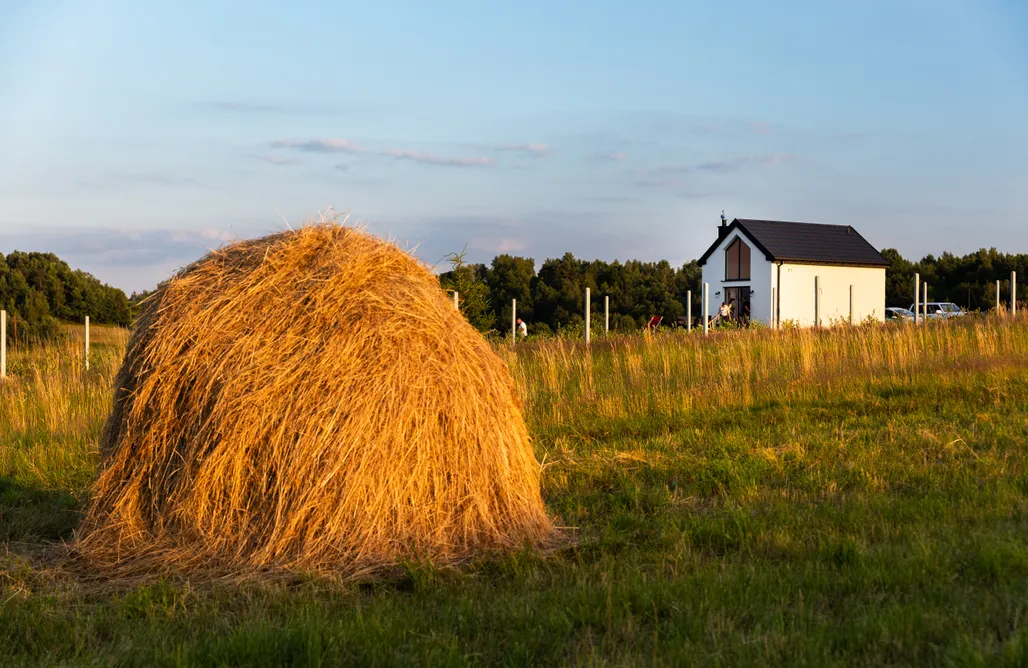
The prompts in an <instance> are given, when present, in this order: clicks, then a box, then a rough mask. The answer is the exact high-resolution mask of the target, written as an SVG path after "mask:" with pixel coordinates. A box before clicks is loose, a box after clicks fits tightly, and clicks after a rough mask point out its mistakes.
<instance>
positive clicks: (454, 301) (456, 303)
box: [453, 290, 460, 309]
mask: <svg viewBox="0 0 1028 668" xmlns="http://www.w3.org/2000/svg"><path fill="white" fill-rule="evenodd" d="M453 308H455V309H460V303H459V302H458V297H457V291H456V290H454V291H453Z"/></svg>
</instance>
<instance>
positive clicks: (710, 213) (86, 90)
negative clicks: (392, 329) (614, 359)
mask: <svg viewBox="0 0 1028 668" xmlns="http://www.w3.org/2000/svg"><path fill="white" fill-rule="evenodd" d="M1026 34H1028V3H1024V2H1020V1H1018V0H1010V1H1006V2H1001V1H999V0H975V1H964V0H933V1H931V2H929V1H922V0H909V1H906V2H895V1H894V0H890V1H888V2H885V1H878V0H861V1H852V2H851V1H843V0H840V1H839V2H824V1H823V0H822V1H818V2H808V1H806V0H795V1H791V2H784V3H783V2H771V1H770V0H767V1H765V2H757V1H753V0H736V1H734V2H731V1H730V2H718V3H713V2H692V3H690V2H605V1H602V0H600V1H594V2H588V3H587V2H552V1H551V2H536V1H535V0H523V1H521V2H517V3H486V2H449V1H436V2H431V3H422V2H377V3H369V2H360V3H348V2H331V3H330V2H323V3H316V2H297V3H295V4H294V5H293V6H292V7H289V8H287V6H286V3H282V2H264V1H257V2H248V3H242V2H194V1H189V0H184V1H179V2H168V1H165V0H150V2H147V3H139V2H128V1H126V0H79V1H77V2H70V1H69V2H49V1H47V0H35V1H33V2H12V1H11V0H0V252H7V251H10V250H12V249H15V248H17V249H20V250H52V251H54V252H57V253H58V254H59V255H61V256H62V257H64V258H65V259H67V260H68V261H69V262H70V263H72V264H73V265H74V266H77V267H81V268H83V269H86V270H87V271H90V272H92V273H94V274H95V275H97V276H98V277H100V278H101V279H103V280H105V281H108V282H111V283H113V284H115V285H117V286H119V287H122V288H124V289H126V290H129V291H131V290H137V289H143V288H147V287H152V286H153V285H154V284H156V283H157V282H158V281H159V280H161V279H163V278H165V277H167V276H168V275H169V274H170V273H171V272H173V271H174V270H175V269H177V268H179V267H181V266H183V265H184V264H186V263H188V262H190V261H192V260H194V259H196V258H198V257H199V256H201V255H202V254H204V253H205V252H206V250H207V249H208V248H211V247H216V246H218V245H220V244H222V243H224V242H225V241H227V240H230V239H233V238H243V237H252V236H258V235H263V234H266V233H269V232H273V231H277V230H280V229H283V228H284V227H285V225H286V224H287V223H289V224H291V225H296V224H299V223H301V222H302V221H303V220H305V219H307V218H310V217H312V216H316V215H317V214H318V213H319V212H321V211H325V210H328V209H329V207H332V208H333V209H334V210H335V211H336V212H337V213H346V212H349V213H350V219H351V221H359V222H363V223H365V224H366V225H367V226H368V227H369V228H370V229H371V230H372V231H373V232H375V233H378V234H381V235H383V236H387V237H390V238H393V239H395V240H397V241H398V242H399V243H401V245H405V246H411V247H414V246H416V247H417V251H416V252H417V254H418V255H419V256H420V257H421V258H422V259H423V260H425V261H426V262H429V263H430V264H434V263H437V262H439V261H440V260H441V259H442V258H443V256H444V255H445V254H446V253H448V252H450V251H455V250H460V249H461V248H463V247H464V246H465V244H466V245H467V247H468V256H469V258H470V259H472V260H475V261H489V260H490V259H491V258H492V257H493V256H494V255H496V254H497V253H499V252H511V253H515V254H519V255H525V256H531V257H534V258H535V259H536V260H537V262H541V261H542V260H544V259H545V258H547V257H555V256H559V255H561V254H563V253H564V252H565V251H570V252H572V253H574V254H575V255H577V256H580V257H583V258H587V259H592V258H597V257H599V258H603V259H608V260H612V259H615V258H616V259H622V260H624V259H628V258H638V259H646V260H655V259H667V260H670V261H671V262H673V263H675V264H680V263H682V262H685V261H687V260H689V259H693V258H695V257H697V256H699V255H700V254H701V253H702V252H703V250H704V249H705V248H706V246H707V245H709V243H710V242H711V240H712V235H713V234H714V230H713V227H714V226H715V225H716V224H717V221H718V217H719V215H720V213H721V210H722V209H724V210H725V213H726V215H727V216H728V217H729V218H732V217H750V218H772V219H783V220H805V221H812V222H828V223H839V224H850V225H853V226H854V227H856V228H857V229H858V230H859V231H860V232H861V233H862V234H864V236H866V237H867V238H868V239H869V240H870V241H871V242H872V243H873V244H874V245H876V246H877V247H879V248H884V247H895V248H898V249H899V250H900V252H901V253H903V254H904V255H907V256H909V257H913V258H919V257H921V256H923V255H925V254H927V253H935V254H939V253H941V252H942V251H944V250H949V251H952V252H956V253H965V252H970V251H973V250H977V249H978V248H981V247H991V246H995V247H997V248H999V249H1001V250H1004V251H1010V252H1028V233H1026V232H1028V123H1026V119H1028V42H1026V41H1025V40H1024V39H1023V36H1024V35H1026Z"/></svg>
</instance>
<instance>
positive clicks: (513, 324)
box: [510, 299, 518, 343]
mask: <svg viewBox="0 0 1028 668" xmlns="http://www.w3.org/2000/svg"><path fill="white" fill-rule="evenodd" d="M510 340H511V343H516V342H517V340H518V300H517V299H515V300H513V301H511V304H510Z"/></svg>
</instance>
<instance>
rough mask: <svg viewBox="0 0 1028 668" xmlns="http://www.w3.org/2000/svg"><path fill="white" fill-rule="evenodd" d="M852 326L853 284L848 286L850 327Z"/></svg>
mask: <svg viewBox="0 0 1028 668" xmlns="http://www.w3.org/2000/svg"><path fill="white" fill-rule="evenodd" d="M852 326H853V286H852V285H851V286H850V327H852Z"/></svg>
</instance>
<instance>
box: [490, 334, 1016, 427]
mask: <svg viewBox="0 0 1028 668" xmlns="http://www.w3.org/2000/svg"><path fill="white" fill-rule="evenodd" d="M501 354H502V355H503V356H504V358H505V359H506V360H507V362H508V364H509V365H510V368H511V370H512V374H513V376H514V379H515V382H516V384H517V386H518V387H519V391H520V393H521V396H522V399H523V401H524V402H525V406H526V414H528V415H529V416H531V420H532V424H533V425H553V424H564V425H567V424H574V423H576V422H588V421H589V420H591V419H593V418H596V417H604V418H614V417H621V418H624V417H632V416H636V417H640V416H642V417H645V416H662V417H673V416H675V415H680V414H685V413H687V412H689V411H690V410H693V409H696V408H701V407H702V408H707V407H719V406H735V407H739V408H745V407H747V406H749V405H752V403H753V402H754V400H755V397H757V396H758V395H759V398H760V400H761V401H768V400H775V399H780V400H782V401H784V400H785V399H786V397H788V396H793V397H794V398H795V394H796V391H797V389H802V390H803V392H804V393H806V394H809V398H810V399H817V398H819V397H825V396H827V395H830V394H831V393H832V392H833V391H834V389H835V388H836V387H837V386H838V384H839V383H840V382H841V381H842V379H844V378H848V377H852V376H853V375H854V374H864V375H869V376H879V377H881V378H889V377H895V376H906V375H910V374H924V373H928V374H930V373H937V372H939V371H940V370H943V369H944V368H945V367H947V366H949V365H959V364H991V363H1003V362H1004V361H1009V362H1016V363H1019V364H1024V363H1025V362H1026V360H1028V318H1024V317H1020V316H1019V317H1018V318H1017V319H1016V320H1011V319H1010V318H1004V317H983V318H967V319H964V320H962V321H956V320H953V321H947V322H941V321H940V322H932V323H929V324H927V325H922V326H914V325H906V326H896V325H891V324H890V325H862V326H857V327H836V328H833V329H825V330H820V331H818V330H813V329H795V330H785V331H780V332H776V331H771V330H758V331H746V330H742V331H730V332H719V333H716V334H714V335H712V336H710V337H709V338H705V337H703V336H702V334H701V333H698V332H694V333H692V334H689V335H686V334H668V335H659V336H652V337H648V336H633V337H619V338H616V339H613V340H610V341H603V340H600V341H597V342H594V343H593V344H592V345H591V346H590V347H586V346H585V344H584V343H581V342H568V341H564V340H554V341H552V342H549V343H547V344H545V345H539V346H536V347H534V348H533V349H532V350H531V351H521V350H518V349H517V348H510V347H509V346H506V347H503V348H501ZM811 380H817V381H818V382H810V381H811ZM837 381H838V382H837Z"/></svg>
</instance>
